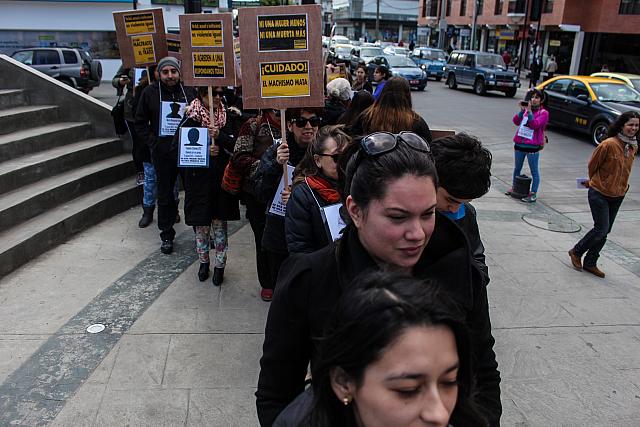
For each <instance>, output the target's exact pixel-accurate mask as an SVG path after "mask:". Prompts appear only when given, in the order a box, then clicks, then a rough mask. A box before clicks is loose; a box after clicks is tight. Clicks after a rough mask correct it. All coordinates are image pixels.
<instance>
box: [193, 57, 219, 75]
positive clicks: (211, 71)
mask: <svg viewBox="0 0 640 427" xmlns="http://www.w3.org/2000/svg"><path fill="white" fill-rule="evenodd" d="M191 55H192V58H193V76H194V77H195V78H196V79H198V78H212V77H213V78H215V77H224V76H225V75H224V52H193V53H192V54H191Z"/></svg>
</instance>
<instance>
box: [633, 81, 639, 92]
mask: <svg viewBox="0 0 640 427" xmlns="http://www.w3.org/2000/svg"><path fill="white" fill-rule="evenodd" d="M631 84H632V85H633V88H634V89H635V90H637V91H640V79H631Z"/></svg>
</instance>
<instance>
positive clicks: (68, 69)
mask: <svg viewBox="0 0 640 427" xmlns="http://www.w3.org/2000/svg"><path fill="white" fill-rule="evenodd" d="M11 57H12V58H13V59H15V60H16V61H20V62H22V63H23V64H25V65H29V66H30V67H33V68H35V69H36V70H38V71H40V72H42V73H44V74H46V75H48V76H51V77H53V78H54V79H56V80H59V81H61V82H62V83H65V84H68V85H69V86H71V87H73V88H76V89H78V90H80V91H82V92H84V93H89V92H90V91H91V89H93V88H94V87H96V86H98V85H100V80H101V79H102V64H100V61H96V60H94V59H93V58H92V57H91V55H90V54H89V52H86V51H84V50H81V49H76V48H66V47H47V48H31V49H20V50H17V51H15V52H13V54H12V55H11Z"/></svg>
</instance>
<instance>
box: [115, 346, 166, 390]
mask: <svg viewBox="0 0 640 427" xmlns="http://www.w3.org/2000/svg"><path fill="white" fill-rule="evenodd" d="M170 340H171V335H159V334H150V335H133V334H127V335H125V336H124V337H122V338H121V339H120V346H119V349H118V353H117V355H116V360H115V364H114V366H113V370H112V371H111V375H110V377H109V383H108V384H109V389H110V390H112V391H116V390H131V389H158V388H161V387H162V385H163V378H164V373H165V366H166V363H167V352H168V349H169V345H170Z"/></svg>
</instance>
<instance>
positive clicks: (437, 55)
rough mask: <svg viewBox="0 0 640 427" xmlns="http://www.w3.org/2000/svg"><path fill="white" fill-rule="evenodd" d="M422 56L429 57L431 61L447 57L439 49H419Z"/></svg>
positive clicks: (444, 59) (443, 59)
mask: <svg viewBox="0 0 640 427" xmlns="http://www.w3.org/2000/svg"><path fill="white" fill-rule="evenodd" d="M421 53H422V57H423V58H424V59H430V60H432V61H446V60H447V58H446V57H445V56H444V52H442V51H440V50H423V51H421Z"/></svg>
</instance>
